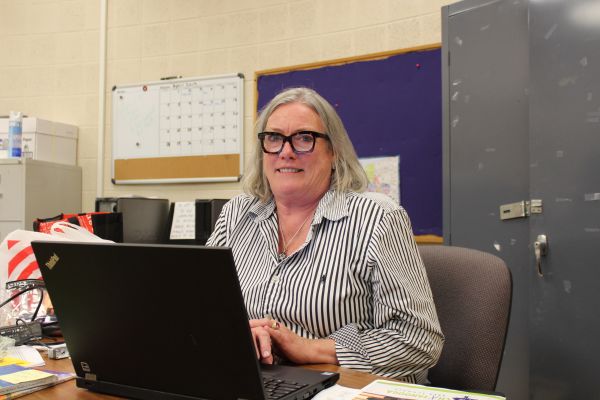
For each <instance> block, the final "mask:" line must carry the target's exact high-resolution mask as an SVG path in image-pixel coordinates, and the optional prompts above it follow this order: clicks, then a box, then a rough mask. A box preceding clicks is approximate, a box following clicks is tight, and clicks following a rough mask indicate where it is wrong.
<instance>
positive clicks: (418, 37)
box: [0, 0, 453, 211]
mask: <svg viewBox="0 0 600 400" xmlns="http://www.w3.org/2000/svg"><path fill="white" fill-rule="evenodd" d="M452 2H453V1H448V0H368V1H367V0H294V1H292V0H108V13H107V25H108V30H107V60H106V71H107V74H106V86H105V93H106V96H107V97H106V99H107V100H106V106H107V108H106V129H105V135H106V138H105V146H104V160H105V163H104V185H103V187H104V189H103V195H104V196H122V195H130V194H135V195H143V196H158V197H165V198H168V199H170V200H171V201H186V200H193V199H196V198H230V197H232V196H234V195H236V194H238V193H240V185H239V183H210V184H177V185H173V184H165V185H135V186H131V185H127V186H123V185H118V186H115V185H113V184H112V183H111V182H110V175H111V170H110V168H111V126H110V106H111V105H110V90H111V88H112V87H113V86H114V85H122V84H127V83H141V82H144V81H154V80H158V79H160V78H161V77H164V76H173V75H182V76H184V77H195V76H205V75H215V74H224V73H232V72H241V73H243V74H244V76H245V118H244V119H245V145H244V148H245V158H246V159H248V157H249V149H250V143H252V140H253V139H254V138H253V135H252V123H253V119H254V104H255V99H254V86H255V81H254V72H255V71H257V70H263V69H270V68H280V67H286V66H292V65H298V64H304V63H312V62H320V61H326V60H331V59H336V58H343V57H353V56H360V55H364V54H370V53H376V52H381V51H388V50H397V49H403V48H410V47H415V46H421V45H427V44H432V43H438V42H440V41H441V33H440V32H441V22H440V7H441V6H443V5H446V4H449V3H452ZM0 10H2V12H1V13H0V43H2V46H1V48H2V50H1V51H0V115H7V114H8V112H9V111H10V110H20V111H23V112H25V113H26V114H28V115H30V116H37V117H40V118H46V119H50V120H56V121H61V122H66V123H70V124H74V125H77V126H78V127H79V144H78V154H77V158H78V163H79V165H80V166H81V167H82V168H83V207H84V210H85V211H91V210H93V208H94V200H95V197H96V192H97V182H96V180H97V176H98V174H97V154H98V146H97V138H98V99H99V96H98V92H99V89H98V79H99V78H98V75H99V74H98V71H99V43H100V41H99V28H100V0H0ZM65 211H67V210H65Z"/></svg>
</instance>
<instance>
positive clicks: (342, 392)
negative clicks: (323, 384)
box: [313, 385, 360, 400]
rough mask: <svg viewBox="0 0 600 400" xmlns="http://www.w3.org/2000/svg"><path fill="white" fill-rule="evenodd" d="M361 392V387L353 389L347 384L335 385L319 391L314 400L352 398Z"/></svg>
mask: <svg viewBox="0 0 600 400" xmlns="http://www.w3.org/2000/svg"><path fill="white" fill-rule="evenodd" d="M359 393H360V389H352V388H348V387H345V386H340V385H333V386H332V387H330V388H328V389H325V390H323V391H321V392H319V393H317V395H316V396H315V397H313V400H352V399H353V398H355V397H356V395H357V394H359Z"/></svg>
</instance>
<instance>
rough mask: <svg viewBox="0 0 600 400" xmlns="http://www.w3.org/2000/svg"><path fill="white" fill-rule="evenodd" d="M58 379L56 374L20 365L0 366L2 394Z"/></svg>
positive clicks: (0, 389)
mask: <svg viewBox="0 0 600 400" xmlns="http://www.w3.org/2000/svg"><path fill="white" fill-rule="evenodd" d="M57 380H58V377H57V376H56V375H55V374H52V373H50V372H46V371H40V370H37V369H33V368H27V367H22V366H20V365H16V364H12V365H3V366H0V394H6V393H12V392H16V391H20V390H25V389H29V388H32V387H37V386H43V385H48V384H51V383H54V382H56V381H57Z"/></svg>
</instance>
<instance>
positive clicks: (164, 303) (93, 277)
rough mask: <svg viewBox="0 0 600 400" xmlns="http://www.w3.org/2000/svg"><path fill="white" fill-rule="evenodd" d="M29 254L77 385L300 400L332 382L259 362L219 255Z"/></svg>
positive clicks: (156, 249)
mask: <svg viewBox="0 0 600 400" xmlns="http://www.w3.org/2000/svg"><path fill="white" fill-rule="evenodd" d="M32 247H33V250H34V253H35V256H36V258H37V261H38V264H39V267H40V270H41V271H42V276H43V278H44V281H45V282H46V287H47V289H48V292H49V294H50V298H51V299H52V303H53V306H54V308H55V312H56V314H57V317H58V322H59V324H60V327H61V329H62V332H63V335H64V338H65V341H66V343H67V347H68V349H69V353H70V355H71V359H72V362H73V367H74V369H75V372H76V374H77V377H76V382H77V386H79V387H83V388H87V389H89V390H92V391H97V392H103V393H108V394H113V395H117V396H123V397H129V398H139V399H197V398H200V399H248V400H254V399H267V398H271V397H270V396H267V394H268V393H270V394H278V395H283V397H281V398H282V399H285V400H288V399H305V398H310V397H311V396H313V395H314V394H315V393H317V392H318V391H320V390H322V389H324V388H326V387H328V386H331V385H333V384H334V383H335V382H336V381H337V379H338V378H339V375H338V374H337V373H333V372H321V371H314V370H308V369H304V368H301V367H292V366H280V365H277V366H271V367H268V366H263V365H260V363H259V362H258V361H257V358H256V352H255V349H254V344H253V342H252V336H251V332H250V328H249V325H248V317H247V313H246V309H245V306H244V301H243V298H242V294H241V290H240V286H239V282H238V279H237V274H236V270H235V265H234V261H233V255H232V253H231V250H230V249H228V248H215V247H212V248H211V247H201V246H178V245H155V244H152V245H148V244H146V245H144V244H114V243H75V242H33V243H32ZM264 380H270V381H271V382H270V383H264ZM282 381H286V382H292V383H291V384H288V383H284V384H282V383H281V382H282ZM293 384H296V386H298V390H295V389H294V385H293ZM274 385H275V386H277V387H276V388H274ZM291 389H294V392H292V393H287V394H285V393H284V392H285V391H286V390H291Z"/></svg>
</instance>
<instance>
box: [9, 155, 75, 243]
mask: <svg viewBox="0 0 600 400" xmlns="http://www.w3.org/2000/svg"><path fill="white" fill-rule="evenodd" d="M61 212H81V167H78V166H71V165H64V164H55V163H50V162H45V161H36V160H31V159H23V160H21V159H0V241H1V240H3V239H4V237H5V236H6V235H7V234H8V233H10V232H11V231H13V230H15V229H26V230H31V229H32V227H33V221H34V220H35V219H36V218H48V217H52V216H55V215H58V214H60V213H61Z"/></svg>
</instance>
